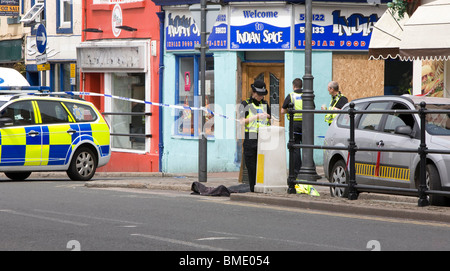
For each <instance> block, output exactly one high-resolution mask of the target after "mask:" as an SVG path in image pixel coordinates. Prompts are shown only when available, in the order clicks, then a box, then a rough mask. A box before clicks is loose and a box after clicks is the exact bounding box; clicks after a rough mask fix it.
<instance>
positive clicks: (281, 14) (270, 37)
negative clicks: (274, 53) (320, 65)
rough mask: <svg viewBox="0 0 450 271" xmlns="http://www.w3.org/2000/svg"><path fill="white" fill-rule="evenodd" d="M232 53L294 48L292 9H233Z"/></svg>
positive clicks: (231, 20)
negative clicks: (292, 46)
mask: <svg viewBox="0 0 450 271" xmlns="http://www.w3.org/2000/svg"><path fill="white" fill-rule="evenodd" d="M230 13H231V16H230V17H231V18H230V49H231V50H264V49H268V50H289V49H291V17H292V15H291V14H292V6H291V5H286V6H282V7H270V6H269V7H256V8H255V7H231V12H230Z"/></svg>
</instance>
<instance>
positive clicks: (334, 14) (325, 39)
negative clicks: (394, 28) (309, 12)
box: [294, 6, 384, 51]
mask: <svg viewBox="0 0 450 271" xmlns="http://www.w3.org/2000/svg"><path fill="white" fill-rule="evenodd" d="M383 12H384V9H381V8H378V7H365V8H364V9H362V8H360V7H345V8H341V9H339V8H336V7H314V9H313V17H312V49H316V50H352V51H355V50H356V51H358V50H368V49H369V43H370V37H371V33H372V29H373V26H374V24H375V23H376V22H377V21H378V19H379V17H381V15H382V14H383ZM294 14H295V15H294V16H295V26H294V31H295V34H294V49H304V48H305V19H306V18H305V9H304V6H297V7H296V8H295V11H294Z"/></svg>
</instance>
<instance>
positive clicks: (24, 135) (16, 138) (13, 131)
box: [0, 118, 110, 166]
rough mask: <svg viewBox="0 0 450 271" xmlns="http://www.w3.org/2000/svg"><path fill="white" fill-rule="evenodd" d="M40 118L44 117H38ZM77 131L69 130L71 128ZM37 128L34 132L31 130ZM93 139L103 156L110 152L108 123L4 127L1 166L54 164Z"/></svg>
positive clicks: (0, 133) (0, 143)
mask: <svg viewBox="0 0 450 271" xmlns="http://www.w3.org/2000/svg"><path fill="white" fill-rule="evenodd" d="M36 120H37V122H40V118H37V119H36ZM70 129H72V130H74V131H75V133H72V134H69V133H67V131H68V130H70ZM33 131H34V132H37V133H39V134H38V135H35V136H30V135H28V133H30V132H33ZM82 141H90V142H91V143H93V144H94V145H95V146H97V148H98V150H99V154H100V157H105V156H108V155H109V154H110V145H109V144H110V135H109V128H108V126H107V124H106V123H105V122H104V121H103V120H102V119H101V120H100V121H99V122H97V123H81V124H75V123H73V124H52V125H42V126H41V125H33V126H27V127H17V128H15V127H11V128H3V129H0V166H47V165H48V166H52V165H65V164H68V163H69V162H70V161H69V159H70V157H71V154H72V152H73V150H74V147H75V146H76V145H77V144H78V143H80V142H82Z"/></svg>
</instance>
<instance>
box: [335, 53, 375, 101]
mask: <svg viewBox="0 0 450 271" xmlns="http://www.w3.org/2000/svg"><path fill="white" fill-rule="evenodd" d="M333 81H337V82H338V83H339V89H340V90H341V92H342V93H343V94H344V95H345V96H346V97H347V98H348V100H349V101H351V100H354V99H358V98H363V97H370V96H380V95H384V60H369V57H368V55H366V54H333Z"/></svg>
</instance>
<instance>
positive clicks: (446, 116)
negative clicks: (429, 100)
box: [416, 104, 450, 136]
mask: <svg viewBox="0 0 450 271" xmlns="http://www.w3.org/2000/svg"><path fill="white" fill-rule="evenodd" d="M416 108H417V109H419V108H420V106H419V105H416ZM427 109H430V110H449V113H436V114H427V116H426V120H425V121H426V126H425V128H426V130H427V132H428V133H429V134H430V135H442V136H450V104H427Z"/></svg>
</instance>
